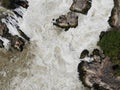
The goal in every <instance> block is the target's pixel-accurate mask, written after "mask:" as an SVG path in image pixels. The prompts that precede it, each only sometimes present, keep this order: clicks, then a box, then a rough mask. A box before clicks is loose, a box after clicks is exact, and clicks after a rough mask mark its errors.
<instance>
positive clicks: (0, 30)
mask: <svg viewBox="0 0 120 90" xmlns="http://www.w3.org/2000/svg"><path fill="white" fill-rule="evenodd" d="M8 31H9V29H8V28H7V26H6V24H4V23H2V22H0V36H2V37H3V36H4V35H5V34H6V33H8Z"/></svg>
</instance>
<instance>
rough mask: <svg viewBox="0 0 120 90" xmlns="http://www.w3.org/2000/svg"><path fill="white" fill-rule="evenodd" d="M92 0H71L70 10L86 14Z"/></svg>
mask: <svg viewBox="0 0 120 90" xmlns="http://www.w3.org/2000/svg"><path fill="white" fill-rule="evenodd" d="M91 2H92V0H73V4H72V5H71V7H70V10H71V11H74V12H78V13H82V14H87V13H88V10H89V9H90V8H91Z"/></svg>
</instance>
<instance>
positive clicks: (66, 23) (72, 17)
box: [53, 12, 78, 31]
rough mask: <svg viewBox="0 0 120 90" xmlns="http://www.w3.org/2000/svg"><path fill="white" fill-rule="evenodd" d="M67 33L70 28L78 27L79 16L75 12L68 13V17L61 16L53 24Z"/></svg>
mask: <svg viewBox="0 0 120 90" xmlns="http://www.w3.org/2000/svg"><path fill="white" fill-rule="evenodd" d="M53 25H56V26H58V27H61V28H64V29H65V31H67V30H68V29H69V28H75V27H77V25H78V16H77V15H76V14H75V13H74V12H68V13H67V15H61V16H59V18H57V19H56V21H55V22H54V23H53Z"/></svg>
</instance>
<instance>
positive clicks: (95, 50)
mask: <svg viewBox="0 0 120 90" xmlns="http://www.w3.org/2000/svg"><path fill="white" fill-rule="evenodd" d="M92 54H93V55H97V56H100V50H98V49H94V50H93V52H92Z"/></svg>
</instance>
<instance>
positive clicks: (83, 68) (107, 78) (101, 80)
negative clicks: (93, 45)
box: [78, 49, 120, 90]
mask: <svg viewBox="0 0 120 90" xmlns="http://www.w3.org/2000/svg"><path fill="white" fill-rule="evenodd" d="M90 56H91V57H90V58H93V61H92V62H86V61H82V63H80V64H79V65H78V72H79V79H80V80H81V81H82V82H83V84H84V85H85V86H87V87H89V88H93V89H94V90H119V89H120V79H119V78H117V77H116V76H115V75H114V70H113V64H112V62H111V60H110V58H109V57H104V56H103V53H102V52H100V51H99V50H98V49H94V50H93V52H92V54H91V55H90ZM96 57H97V58H96ZM96 88H97V89H96Z"/></svg>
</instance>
